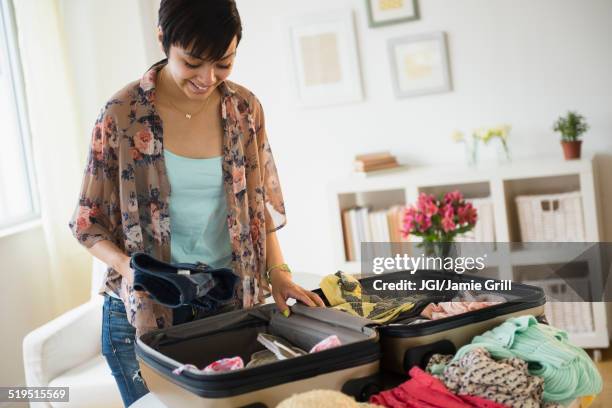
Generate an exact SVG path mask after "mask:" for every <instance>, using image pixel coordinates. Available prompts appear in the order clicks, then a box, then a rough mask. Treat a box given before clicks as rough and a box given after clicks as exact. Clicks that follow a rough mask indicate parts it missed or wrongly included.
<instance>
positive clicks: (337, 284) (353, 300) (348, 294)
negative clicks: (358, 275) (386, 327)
mask: <svg viewBox="0 0 612 408" xmlns="http://www.w3.org/2000/svg"><path fill="white" fill-rule="evenodd" d="M320 286H321V290H322V291H323V294H324V295H325V297H326V298H327V301H328V302H329V304H330V306H331V307H332V308H334V309H338V310H342V311H344V312H347V313H350V314H352V315H354V316H360V317H365V318H367V319H370V320H373V321H374V322H376V323H386V322H389V321H391V320H394V319H395V318H397V317H398V316H399V315H400V314H402V313H404V312H408V311H410V310H412V309H413V308H414V306H415V303H416V302H417V301H420V300H422V299H424V298H423V297H422V296H414V297H404V298H393V299H383V298H381V297H379V296H376V295H366V294H363V293H362V288H361V284H360V283H359V281H358V280H357V279H355V278H354V277H352V276H351V275H348V274H345V273H344V272H340V271H338V272H336V273H335V274H333V275H327V276H326V277H324V278H323V280H321V283H320Z"/></svg>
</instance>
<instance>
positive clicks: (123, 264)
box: [117, 255, 148, 298]
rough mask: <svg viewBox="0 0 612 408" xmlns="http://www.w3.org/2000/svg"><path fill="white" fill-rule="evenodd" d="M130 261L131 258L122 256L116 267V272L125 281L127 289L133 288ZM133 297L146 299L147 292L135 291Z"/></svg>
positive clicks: (132, 272)
mask: <svg viewBox="0 0 612 408" xmlns="http://www.w3.org/2000/svg"><path fill="white" fill-rule="evenodd" d="M131 259H132V258H131V257H129V256H128V255H124V256H123V257H122V259H121V261H120V262H119V264H118V265H117V272H119V274H121V276H122V278H123V279H125V280H126V283H127V286H128V288H133V287H134V269H132V266H131V265H130V260H131ZM134 296H137V297H141V298H142V297H148V295H147V292H145V291H142V290H135V291H134Z"/></svg>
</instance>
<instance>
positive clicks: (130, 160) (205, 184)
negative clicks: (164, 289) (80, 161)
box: [70, 0, 323, 406]
mask: <svg viewBox="0 0 612 408" xmlns="http://www.w3.org/2000/svg"><path fill="white" fill-rule="evenodd" d="M241 35H242V27H241V22H240V17H239V15H238V11H237V10H236V5H235V3H234V1H233V0H207V1H189V0H162V1H161V5H160V9H159V41H160V43H161V46H162V48H163V51H164V53H165V54H166V56H167V59H166V60H163V61H160V62H159V63H157V64H155V65H153V66H152V67H151V68H150V69H149V71H148V72H147V73H146V74H145V75H144V76H143V77H142V79H140V80H139V81H135V82H133V83H131V84H128V85H127V86H126V87H125V88H123V89H122V90H120V91H119V92H118V93H116V94H115V95H114V96H113V97H112V98H111V99H110V100H109V101H108V103H107V104H106V106H105V107H104V109H103V110H102V113H101V115H100V117H99V118H98V120H97V121H96V124H95V127H94V130H93V135H92V142H91V150H90V154H89V158H88V163H87V168H86V171H85V175H84V179H83V185H82V189H81V195H80V199H79V205H78V207H77V210H76V211H75V215H74V217H73V219H72V221H71V225H70V226H71V229H72V231H73V234H74V235H75V237H76V238H77V239H78V240H79V242H80V243H81V244H83V245H84V246H85V247H87V248H88V250H89V252H91V254H93V256H95V257H97V258H99V259H101V260H102V261H103V262H105V263H106V264H107V265H109V269H108V271H107V274H106V279H105V282H104V285H103V287H102V288H101V293H102V294H104V295H105V302H104V308H103V322H102V353H103V354H104V355H105V357H106V360H107V362H108V364H109V366H110V368H111V371H112V373H113V375H114V377H115V379H116V381H117V385H118V387H119V390H120V392H121V396H122V398H123V402H124V404H125V405H126V406H128V405H130V404H131V403H132V402H134V401H135V400H137V399H138V398H139V397H141V396H142V395H144V394H145V393H147V389H146V385H145V384H144V382H143V380H142V378H141V377H140V372H139V367H138V362H137V361H136V358H135V354H134V339H135V336H136V335H140V334H142V333H144V332H146V331H149V330H152V329H156V328H163V327H168V326H170V325H172V324H173V320H174V322H175V323H176V322H177V316H174V318H173V313H172V311H171V310H169V309H167V308H164V307H162V306H161V305H159V304H156V303H154V302H153V301H152V300H151V299H150V298H149V297H148V296H147V295H146V294H143V293H142V292H136V291H134V290H133V287H132V284H133V271H132V269H131V268H130V263H129V260H130V254H132V253H133V252H136V251H142V252H146V253H148V254H151V255H152V256H154V257H156V258H158V259H160V260H163V261H167V262H169V261H172V262H190V263H193V262H198V261H200V262H203V263H207V264H209V265H211V266H213V267H223V266H229V267H231V268H232V269H233V270H234V272H235V273H236V274H237V275H238V276H239V277H240V280H239V281H240V284H239V285H238V286H237V288H236V293H235V301H234V304H233V306H234V307H235V308H236V307H245V308H249V307H253V306H254V305H255V304H257V303H261V302H263V300H264V298H265V297H266V295H267V292H268V291H269V290H270V286H271V293H272V296H273V298H274V300H275V302H276V305H277V306H278V308H279V309H280V310H281V311H282V312H283V314H285V315H286V316H288V314H289V309H288V307H287V304H286V300H287V299H288V298H289V297H292V298H295V299H297V300H299V301H301V302H303V303H305V304H307V305H309V306H323V302H322V301H321V299H320V298H319V297H318V296H317V295H315V294H313V293H311V292H308V291H306V290H304V289H303V288H301V287H299V286H298V285H296V284H294V283H293V282H292V280H291V275H290V271H289V268H288V267H287V265H286V264H285V263H284V260H283V255H282V253H281V250H280V247H279V244H278V241H277V238H276V234H275V231H276V230H277V229H279V228H281V227H282V226H283V225H284V224H285V209H284V203H283V198H282V194H281V190H280V186H279V182H278V176H277V173H276V166H275V164H274V160H273V157H272V152H271V150H270V146H269V144H268V140H267V137H266V131H265V127H264V117H263V110H262V107H261V104H260V103H259V101H258V100H257V98H256V97H255V96H254V95H253V94H252V93H251V92H250V91H248V90H247V89H245V88H243V87H242V86H240V85H237V84H235V83H232V82H230V81H228V80H227V77H228V76H229V75H230V73H231V71H232V67H233V63H234V58H235V56H236V47H237V46H238V43H239V42H240V38H241ZM171 191H172V193H170V192H171ZM171 237H172V239H170V238H171Z"/></svg>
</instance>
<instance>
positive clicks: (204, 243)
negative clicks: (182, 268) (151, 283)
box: [164, 149, 232, 268]
mask: <svg viewBox="0 0 612 408" xmlns="http://www.w3.org/2000/svg"><path fill="white" fill-rule="evenodd" d="M164 158H165V161H166V171H167V173H168V179H169V181H170V189H171V194H170V232H171V241H170V251H171V255H172V262H174V263H184V262H188V263H195V262H203V263H206V264H208V265H210V266H212V267H215V268H221V267H230V266H231V261H232V249H231V245H230V238H229V231H228V228H227V221H226V219H227V204H226V201H225V191H224V187H223V173H222V170H221V160H223V157H222V156H219V157H212V158H209V159H191V158H188V157H183V156H179V155H176V154H174V153H172V152H170V151H168V150H166V149H164Z"/></svg>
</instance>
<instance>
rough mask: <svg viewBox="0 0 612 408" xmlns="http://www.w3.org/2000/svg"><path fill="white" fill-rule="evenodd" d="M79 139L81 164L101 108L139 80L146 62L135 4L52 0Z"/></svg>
mask: <svg viewBox="0 0 612 408" xmlns="http://www.w3.org/2000/svg"><path fill="white" fill-rule="evenodd" d="M58 5H59V10H60V15H61V18H62V20H63V27H62V28H63V30H64V34H65V42H66V48H67V55H66V57H67V58H68V61H69V64H70V66H71V67H72V74H73V78H74V84H75V90H76V92H75V94H76V96H77V99H78V104H77V106H78V110H79V114H80V117H79V127H80V131H81V133H82V134H83V146H81V148H82V151H83V162H84V160H85V152H86V148H87V144H88V143H89V141H90V137H91V131H92V129H93V124H94V121H95V120H96V118H97V117H98V114H99V113H100V109H101V108H102V107H103V106H104V103H106V101H108V99H109V98H110V97H111V96H112V95H113V94H114V93H115V92H116V91H118V90H119V89H120V88H122V87H123V86H124V85H126V84H127V83H128V82H131V81H133V80H135V79H138V78H140V77H141V76H142V75H143V74H144V72H146V70H147V68H148V67H149V66H150V65H151V64H152V62H149V61H148V60H147V58H146V51H147V48H146V45H145V41H144V36H143V33H144V32H143V25H142V19H141V13H142V9H141V1H140V0H139V1H124V0H87V1H83V0H58Z"/></svg>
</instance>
